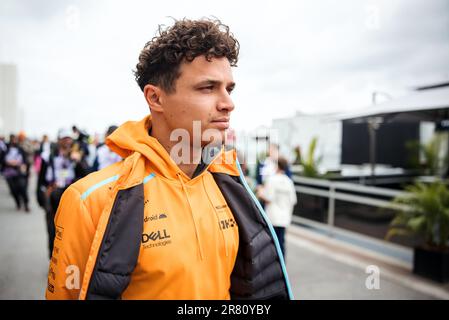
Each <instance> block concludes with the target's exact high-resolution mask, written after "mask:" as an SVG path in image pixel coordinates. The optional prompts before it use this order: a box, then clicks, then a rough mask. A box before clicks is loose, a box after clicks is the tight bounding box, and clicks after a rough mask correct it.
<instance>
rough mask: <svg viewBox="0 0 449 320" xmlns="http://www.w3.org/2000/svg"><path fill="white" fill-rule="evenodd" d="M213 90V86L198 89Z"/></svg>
mask: <svg viewBox="0 0 449 320" xmlns="http://www.w3.org/2000/svg"><path fill="white" fill-rule="evenodd" d="M213 88H214V87H213V86H207V87H202V88H200V90H212V89H213Z"/></svg>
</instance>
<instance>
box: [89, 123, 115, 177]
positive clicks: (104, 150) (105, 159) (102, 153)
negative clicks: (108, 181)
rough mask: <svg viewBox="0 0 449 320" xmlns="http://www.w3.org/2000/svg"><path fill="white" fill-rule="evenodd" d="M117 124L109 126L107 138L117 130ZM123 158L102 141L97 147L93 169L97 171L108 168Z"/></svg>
mask: <svg viewBox="0 0 449 320" xmlns="http://www.w3.org/2000/svg"><path fill="white" fill-rule="evenodd" d="M116 129H117V126H114V125H113V126H109V128H108V130H107V131H106V134H105V136H104V137H105V139H106V138H107V137H108V136H110V135H111V134H112V133H113V132H114V131H115V130H116ZM121 160H122V158H121V157H120V156H119V155H118V154H117V153H115V152H113V151H111V149H109V147H108V146H107V145H106V144H105V143H101V144H100V145H98V147H97V151H96V156H95V161H94V164H93V168H92V170H94V171H97V170H101V169H104V168H106V167H107V166H110V165H112V164H114V163H116V162H119V161H121Z"/></svg>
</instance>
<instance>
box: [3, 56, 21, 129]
mask: <svg viewBox="0 0 449 320" xmlns="http://www.w3.org/2000/svg"><path fill="white" fill-rule="evenodd" d="M17 84H18V78H17V66H16V65H14V64H0V136H8V135H9V134H11V133H17V132H19V131H20V130H22V129H23V116H24V114H23V111H21V110H19V108H18V101H17V87H18V85H17Z"/></svg>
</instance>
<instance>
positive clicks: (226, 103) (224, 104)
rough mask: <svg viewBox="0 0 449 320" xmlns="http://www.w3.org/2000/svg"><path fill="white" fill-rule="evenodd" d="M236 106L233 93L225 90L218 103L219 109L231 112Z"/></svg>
mask: <svg viewBox="0 0 449 320" xmlns="http://www.w3.org/2000/svg"><path fill="white" fill-rule="evenodd" d="M234 108H235V106H234V102H233V101H232V98H231V95H230V94H229V92H228V91H225V92H224V93H223V95H222V97H221V99H220V101H219V102H218V105H217V109H218V111H227V112H231V111H232V110H234Z"/></svg>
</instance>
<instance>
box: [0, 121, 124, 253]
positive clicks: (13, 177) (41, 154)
mask: <svg viewBox="0 0 449 320" xmlns="http://www.w3.org/2000/svg"><path fill="white" fill-rule="evenodd" d="M116 128H117V126H110V127H109V128H108V129H107V131H106V133H105V138H106V137H107V136H108V135H110V134H111V133H112V132H114V130H115V129H116ZM98 140H99V139H98V138H96V137H91V136H90V135H88V134H87V133H86V132H84V131H82V130H80V129H78V128H77V127H76V126H73V127H72V128H71V129H60V130H59V132H58V135H57V140H56V141H50V139H49V137H48V136H47V135H44V136H43V137H42V140H41V141H38V140H31V139H28V138H27V137H26V135H25V133H24V132H20V133H19V134H17V135H15V134H11V135H10V136H9V139H8V140H7V141H6V139H5V138H4V137H0V171H1V174H2V176H3V177H4V179H5V180H6V182H7V184H8V187H9V192H10V194H11V196H12V198H13V200H14V202H15V205H16V208H17V210H18V211H20V210H24V211H25V212H27V213H29V212H30V206H29V190H28V189H29V182H30V175H31V174H32V172H33V171H34V173H35V174H36V177H37V179H36V181H37V183H36V188H35V191H36V193H35V195H36V199H37V202H38V204H39V206H40V207H41V208H42V209H44V211H45V216H46V224H47V232H48V248H49V255H50V256H51V253H52V251H53V239H54V237H55V225H54V217H55V215H56V211H57V208H58V205H59V202H60V200H61V196H62V194H63V192H64V191H65V189H66V188H67V187H68V186H69V185H70V184H72V183H73V182H75V181H76V180H78V179H81V178H83V177H84V176H86V175H87V174H89V173H91V172H93V171H97V170H100V169H102V168H105V167H107V166H109V165H111V164H113V163H115V162H118V161H120V160H121V157H119V156H118V155H117V154H115V153H113V152H112V151H110V150H109V148H108V147H107V146H106V145H105V144H104V143H100V142H99V141H98Z"/></svg>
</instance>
